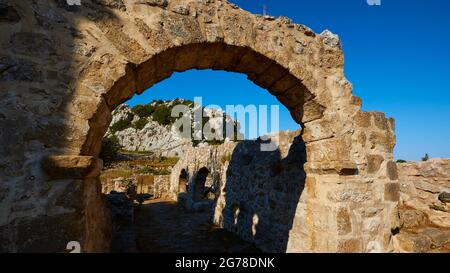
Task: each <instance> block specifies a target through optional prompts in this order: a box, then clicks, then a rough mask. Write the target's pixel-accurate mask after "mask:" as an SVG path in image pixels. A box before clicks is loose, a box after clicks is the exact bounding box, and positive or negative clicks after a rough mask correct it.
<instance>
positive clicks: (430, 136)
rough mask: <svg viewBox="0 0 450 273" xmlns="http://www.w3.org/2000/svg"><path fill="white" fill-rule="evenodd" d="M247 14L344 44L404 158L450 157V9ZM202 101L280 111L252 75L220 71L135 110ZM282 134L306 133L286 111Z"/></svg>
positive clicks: (442, 0) (250, 4)
mask: <svg viewBox="0 0 450 273" xmlns="http://www.w3.org/2000/svg"><path fill="white" fill-rule="evenodd" d="M231 2H234V3H236V4H238V5H239V6H240V7H241V8H243V9H245V10H248V11H250V12H253V13H262V6H263V4H265V5H266V6H267V12H268V14H270V15H274V16H280V15H283V16H288V17H290V18H292V19H293V20H294V22H295V23H299V24H305V25H307V26H309V27H311V28H312V29H313V30H314V31H315V32H318V33H320V32H322V31H323V30H324V29H329V30H331V31H332V32H334V33H336V34H338V35H339V36H340V37H341V40H342V44H343V49H344V53H345V74H346V77H347V78H348V79H349V80H350V81H351V82H352V83H353V85H354V91H353V92H354V94H355V95H357V96H359V97H361V98H362V99H363V109H364V110H368V111H372V110H378V111H382V112H385V113H386V115H387V116H390V117H394V118H395V120H396V127H397V128H396V133H397V146H396V150H395V156H396V158H402V159H407V160H419V159H420V157H421V156H423V155H424V154H425V153H429V154H430V156H431V157H450V84H449V80H450V30H449V28H450V1H448V0H381V6H369V5H368V4H367V2H366V0H309V1H306V0H233V1H231ZM194 96H202V97H203V100H204V103H205V104H218V105H221V106H224V105H226V104H243V105H247V104H257V105H258V104H278V102H277V100H276V99H275V98H274V97H272V96H271V95H270V94H269V93H267V92H266V91H265V90H262V89H261V88H259V87H257V86H255V85H254V84H253V83H251V82H250V81H248V80H247V79H246V77H245V75H240V74H235V73H227V72H219V71H209V70H206V71H194V70H192V71H187V72H184V73H177V74H174V75H173V76H172V77H171V78H170V79H167V80H165V81H163V82H161V83H159V84H157V85H156V86H154V87H153V88H151V89H150V90H148V91H146V92H145V93H144V94H143V95H141V96H136V97H134V98H133V99H131V100H130V101H129V102H128V103H129V104H130V105H135V104H140V103H147V102H149V101H151V100H153V99H173V98H177V97H183V98H187V99H193V97H194ZM281 110H282V112H281V125H280V127H281V129H297V128H298V125H296V124H295V122H294V121H293V120H292V118H291V117H290V115H289V113H288V112H287V111H286V110H285V109H284V107H282V109H281Z"/></svg>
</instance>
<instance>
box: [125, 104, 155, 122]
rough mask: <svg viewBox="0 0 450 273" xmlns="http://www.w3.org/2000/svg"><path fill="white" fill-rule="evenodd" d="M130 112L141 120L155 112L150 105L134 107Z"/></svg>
mask: <svg viewBox="0 0 450 273" xmlns="http://www.w3.org/2000/svg"><path fill="white" fill-rule="evenodd" d="M131 111H132V112H133V113H134V114H135V115H137V116H139V117H140V118H141V119H142V118H148V117H150V116H151V115H152V114H153V112H155V107H154V106H152V105H151V104H146V105H136V106H135V107H133V108H132V109H131Z"/></svg>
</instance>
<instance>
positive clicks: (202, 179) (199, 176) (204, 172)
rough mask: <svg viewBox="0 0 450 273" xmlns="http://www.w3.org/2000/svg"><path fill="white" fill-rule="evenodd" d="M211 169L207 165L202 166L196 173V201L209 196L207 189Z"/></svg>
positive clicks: (194, 191)
mask: <svg viewBox="0 0 450 273" xmlns="http://www.w3.org/2000/svg"><path fill="white" fill-rule="evenodd" d="M209 173H210V172H209V170H208V168H206V167H203V168H201V169H200V170H198V172H197V173H196V175H195V177H194V180H193V183H194V189H193V199H194V201H201V200H205V199H206V197H207V191H206V187H205V184H206V179H207V177H208V175H209Z"/></svg>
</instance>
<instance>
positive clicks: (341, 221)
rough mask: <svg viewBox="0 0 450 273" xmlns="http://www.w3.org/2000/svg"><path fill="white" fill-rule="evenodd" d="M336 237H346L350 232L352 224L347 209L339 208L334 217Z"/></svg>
mask: <svg viewBox="0 0 450 273" xmlns="http://www.w3.org/2000/svg"><path fill="white" fill-rule="evenodd" d="M336 223H337V229H338V235H347V234H349V233H350V232H352V222H351V219H350V214H349V212H348V209H347V208H339V209H338V212H337V216H336Z"/></svg>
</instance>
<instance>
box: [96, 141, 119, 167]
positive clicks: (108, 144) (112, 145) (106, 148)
mask: <svg viewBox="0 0 450 273" xmlns="http://www.w3.org/2000/svg"><path fill="white" fill-rule="evenodd" d="M120 148H121V146H120V144H119V139H118V138H117V137H116V136H111V137H105V138H104V139H103V141H102V149H101V152H100V158H101V159H103V162H104V163H105V165H108V164H110V163H111V162H112V161H114V160H115V159H116V157H117V154H118V153H119V150H120Z"/></svg>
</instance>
